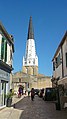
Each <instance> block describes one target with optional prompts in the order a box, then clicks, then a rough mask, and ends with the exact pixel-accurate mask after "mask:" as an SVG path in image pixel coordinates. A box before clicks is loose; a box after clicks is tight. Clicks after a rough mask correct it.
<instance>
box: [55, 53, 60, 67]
mask: <svg viewBox="0 0 67 119" xmlns="http://www.w3.org/2000/svg"><path fill="white" fill-rule="evenodd" d="M60 63H61V61H60V53H59V55H58V57H56V68H57V67H58V66H59V65H60Z"/></svg>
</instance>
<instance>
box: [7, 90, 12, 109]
mask: <svg viewBox="0 0 67 119" xmlns="http://www.w3.org/2000/svg"><path fill="white" fill-rule="evenodd" d="M12 96H13V92H12V91H10V92H9V93H8V94H7V95H6V99H7V102H6V106H7V107H10V106H11V103H12Z"/></svg>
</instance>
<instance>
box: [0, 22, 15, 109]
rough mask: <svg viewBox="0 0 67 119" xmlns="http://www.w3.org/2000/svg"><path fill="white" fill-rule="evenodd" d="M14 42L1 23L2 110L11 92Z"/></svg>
mask: <svg viewBox="0 0 67 119" xmlns="http://www.w3.org/2000/svg"><path fill="white" fill-rule="evenodd" d="M13 53H14V41H13V36H11V35H9V34H8V33H7V31H6V29H5V28H4V26H3V25H2V23H1V22H0V108H1V107H3V106H6V97H5V95H6V94H7V93H8V92H9V90H10V88H11V86H10V83H11V81H10V76H11V72H12V70H13V68H12V64H13Z"/></svg>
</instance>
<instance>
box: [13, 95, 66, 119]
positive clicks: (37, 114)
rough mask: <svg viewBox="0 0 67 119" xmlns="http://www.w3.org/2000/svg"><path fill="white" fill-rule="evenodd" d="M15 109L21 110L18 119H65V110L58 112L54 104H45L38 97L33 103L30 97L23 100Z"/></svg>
mask: <svg viewBox="0 0 67 119" xmlns="http://www.w3.org/2000/svg"><path fill="white" fill-rule="evenodd" d="M15 108H16V109H19V110H23V111H22V113H21V115H20V118H19V119H67V110H62V111H58V110H56V108H55V104H54V103H51V102H45V101H44V100H42V99H41V98H39V97H38V96H35V99H34V101H31V99H30V97H26V98H24V99H23V100H21V101H20V102H19V103H17V104H16V105H15Z"/></svg>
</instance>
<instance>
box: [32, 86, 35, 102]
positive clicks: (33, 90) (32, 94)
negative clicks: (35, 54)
mask: <svg viewBox="0 0 67 119" xmlns="http://www.w3.org/2000/svg"><path fill="white" fill-rule="evenodd" d="M34 95H35V93H34V88H32V89H31V100H32V101H33V99H34Z"/></svg>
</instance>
